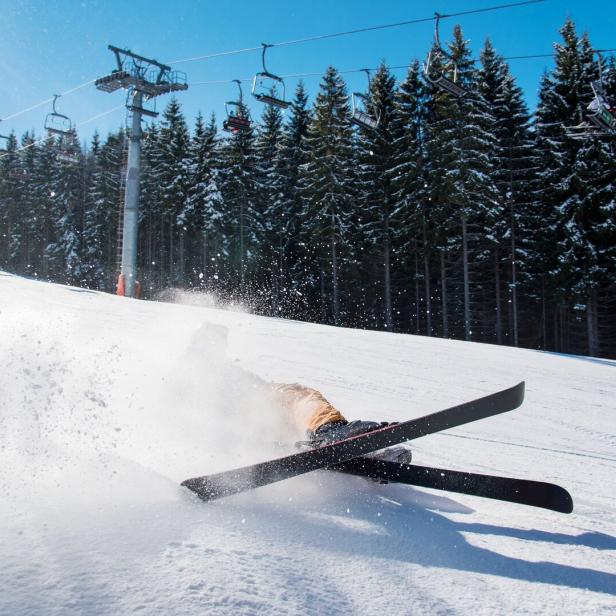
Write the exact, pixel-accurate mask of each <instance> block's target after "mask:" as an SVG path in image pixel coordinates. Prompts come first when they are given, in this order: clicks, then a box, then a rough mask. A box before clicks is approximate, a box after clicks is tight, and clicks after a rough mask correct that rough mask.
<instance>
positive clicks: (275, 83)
mask: <svg viewBox="0 0 616 616" xmlns="http://www.w3.org/2000/svg"><path fill="white" fill-rule="evenodd" d="M261 45H262V46H263V51H262V52H261V64H262V65H263V70H262V71H261V72H260V73H257V74H256V75H255V77H254V79H253V81H252V95H253V96H254V97H255V98H256V99H257V100H258V101H260V102H262V103H265V104H266V105H273V106H274V107H280V109H286V108H287V107H289V106H290V105H291V103H290V101H288V100H286V91H285V85H284V80H283V79H282V77H278V75H274V74H273V73H270V72H269V71H268V70H267V68H266V66H265V52H266V51H267V48H268V47H272V45H268V44H266V43H261Z"/></svg>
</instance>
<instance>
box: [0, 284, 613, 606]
mask: <svg viewBox="0 0 616 616" xmlns="http://www.w3.org/2000/svg"><path fill="white" fill-rule="evenodd" d="M213 326H221V327H224V328H226V329H227V330H228V339H227V344H226V347H225V348H219V347H217V346H216V345H212V343H211V341H210V339H209V338H208V335H209V334H208V332H209V331H213V330H212V329H211V328H212V327H213ZM204 332H205V333H204ZM0 340H2V344H1V345H0V354H1V358H2V361H3V367H4V370H3V372H2V373H1V374H0V489H1V491H2V501H1V504H0V522H1V524H0V546H1V550H0V553H1V559H2V560H1V561H0V562H1V564H2V566H1V567H0V614H11V615H13V614H18V615H21V614H24V615H26V614H27V615H35V614H36V615H38V614H45V615H48V614H49V615H56V614H57V615H63V616H64V615H65V614H66V615H73V614H93V613H96V614H110V615H111V614H114V615H115V614H129V613H130V614H132V613H142V614H229V615H231V614H233V615H235V614H250V615H252V614H255V615H256V614H264V613H267V614H298V615H299V614H328V615H329V614H333V615H337V614H345V615H346V614H366V615H368V614H375V613H387V614H413V615H416V614H419V615H422V614H510V613H511V614H513V613H516V614H518V613H519V614H536V613H542V614H559V615H562V614H616V514H615V509H616V490H615V489H614V488H615V485H616V484H615V482H614V476H615V474H616V434H615V431H616V430H615V426H616V423H615V409H614V400H615V399H616V396H615V394H616V362H614V361H609V360H602V359H598V358H583V357H571V356H564V355H558V354H552V353H540V352H535V351H530V350H523V349H512V348H508V347H497V346H492V345H480V344H473V343H465V342H460V341H450V340H439V339H430V338H425V337H417V336H407V335H396V334H388V333H382V332H367V331H358V330H350V329H335V328H331V327H326V326H320V325H314V324H306V323H300V322H295V321H283V320H278V319H268V318H262V317H255V316H251V315H247V314H243V313H241V312H231V311H224V310H215V309H208V308H200V307H198V306H180V305H171V304H157V303H154V302H138V301H132V300H127V299H124V298H117V297H114V296H111V295H106V294H101V293H94V292H88V291H84V290H80V289H74V288H71V287H62V286H58V285H51V284H46V283H40V282H35V281H29V280H24V279H21V278H18V277H15V276H11V275H8V274H4V273H2V272H0ZM244 370H246V371H251V372H253V373H255V374H257V375H258V376H259V377H260V378H263V379H267V380H275V381H279V382H302V383H305V384H307V385H311V386H314V387H317V388H319V389H321V390H322V391H323V393H324V394H325V395H326V396H327V397H328V398H329V399H330V400H331V401H332V402H333V403H334V404H335V405H338V406H339V407H340V408H341V410H342V411H343V412H344V413H345V414H346V415H347V416H348V417H349V418H351V419H355V418H363V419H377V420H403V419H408V418H410V417H416V416H420V415H423V414H426V413H428V412H432V411H436V410H439V409H441V408H445V407H447V406H451V405H453V404H457V403H459V402H462V401H465V400H469V399H472V398H475V397H477V396H480V395H484V394H487V393H490V392H492V391H495V390H497V389H501V388H503V387H506V386H509V385H512V384H514V383H516V382H518V381H520V380H526V383H527V395H526V401H525V403H524V405H523V406H522V407H521V408H520V409H518V410H516V411H513V412H511V413H508V414H506V415H502V416H499V417H495V418H491V419H488V420H484V421H481V422H477V423H475V424H471V425H467V426H462V427H460V428H457V429H453V430H450V431H447V432H444V433H441V434H436V435H431V436H429V437H426V438H423V439H418V440H417V441H415V442H414V443H413V444H412V447H413V449H414V459H415V460H416V461H417V463H418V464H426V465H435V466H444V467H448V468H452V469H461V470H471V471H476V472H488V473H497V474H503V475H510V476H515V477H528V478H533V479H540V480H544V481H552V482H555V483H559V484H561V485H563V486H564V487H566V488H567V489H568V490H569V491H570V492H571V493H572V495H573V498H574V505H575V510H574V513H573V514H571V515H569V516H565V515H562V514H557V513H553V512H549V511H545V510H541V509H533V508H529V507H523V506H519V505H512V504H507V503H501V502H497V501H491V500H488V499H479V498H474V497H471V496H464V495H457V494H451V493H447V492H438V491H431V490H423V489H420V488H412V487H409V486H396V485H387V486H383V485H380V484H377V483H374V482H370V481H367V480H364V479H361V478H357V477H351V476H345V475H342V474H337V473H332V472H328V471H318V472H314V473H310V474H308V475H305V476H302V477H297V478H295V479H291V480H288V481H285V482H281V483H279V484H275V485H272V486H268V487H265V488H260V489H258V490H255V491H253V492H251V493H245V494H241V495H237V496H233V497H229V498H226V499H222V500H219V501H215V502H212V503H208V504H205V503H202V502H201V501H199V500H197V499H195V498H194V497H193V496H192V495H191V494H190V493H189V492H188V491H186V490H185V489H183V488H181V487H180V486H179V483H180V482H181V481H182V480H183V479H185V478H186V477H190V476H194V475H197V474H203V473H206V472H215V471H217V470H223V469H225V468H231V467H233V466H240V465H243V464H247V463H251V462H256V461H259V460H263V459H267V458H269V457H274V456H277V455H280V451H281V448H280V447H279V446H276V444H275V443H274V442H272V434H278V432H277V429H278V428H279V426H278V423H279V422H278V419H279V418H277V417H272V416H271V415H270V413H269V409H267V408H265V407H264V405H263V401H262V400H259V399H258V398H255V397H254V394H253V393H251V388H250V379H248V380H246V378H245V373H244V372H243V371H244ZM274 440H275V439H274Z"/></svg>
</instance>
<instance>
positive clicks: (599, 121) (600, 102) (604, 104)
mask: <svg viewBox="0 0 616 616" xmlns="http://www.w3.org/2000/svg"><path fill="white" fill-rule="evenodd" d="M600 64H601V60H599V65H600ZM591 86H592V91H593V93H594V95H595V98H594V99H593V100H592V101H591V102H590V104H589V105H588V107H587V108H586V109H587V111H588V112H589V113H587V117H588V120H589V121H590V122H591V123H592V124H594V125H595V126H596V127H597V128H598V129H600V130H603V131H605V132H607V133H612V134H614V135H615V136H616V116H614V113H613V110H612V109H611V108H610V106H609V103H608V101H607V99H606V97H605V94H604V90H603V83H602V81H601V78H599V80H598V81H593V83H592V84H591Z"/></svg>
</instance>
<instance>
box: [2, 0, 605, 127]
mask: <svg viewBox="0 0 616 616" xmlns="http://www.w3.org/2000/svg"><path fill="white" fill-rule="evenodd" d="M511 1H512V0H434V1H433V0H427V1H426V0H424V1H421V2H418V1H412V0H410V1H409V0H390V1H388V2H380V3H378V2H374V0H356V1H354V2H350V1H339V2H334V1H332V0H311V1H310V2H305V3H299V2H293V1H291V0H289V1H286V2H282V1H278V0H262V1H252V2H251V1H248V0H235V2H232V3H223V2H211V1H209V0H207V1H206V0H176V1H175V2H168V1H167V2H162V1H159V0H148V1H146V0H123V1H121V0H82V1H78V0H0V8H1V9H2V11H1V14H2V21H3V24H2V25H3V27H2V30H3V36H2V37H0V77H1V80H2V84H3V87H2V99H1V100H0V117H1V118H6V117H7V116H10V115H12V114H14V113H15V112H18V111H20V110H22V109H25V108H27V107H30V106H31V105H34V104H36V103H39V102H41V101H43V100H44V99H46V98H48V97H50V96H51V95H52V94H54V93H58V92H64V91H67V90H69V89H71V88H73V87H74V86H76V85H79V84H82V83H84V82H86V81H89V80H90V79H94V78H96V77H98V76H102V75H105V74H107V73H109V72H110V71H111V69H112V68H114V60H113V55H112V54H111V52H110V51H108V50H107V45H108V44H109V43H111V44H114V45H117V46H119V47H124V48H130V49H132V50H133V51H135V52H137V53H140V54H143V55H145V56H148V57H152V58H156V59H157V60H159V61H161V62H173V61H174V60H178V59H183V58H190V57H194V56H200V55H205V54H209V53H215V52H220V51H226V50H234V49H239V48H246V47H254V46H258V45H260V44H261V43H262V42H266V43H275V42H280V41H287V40H292V39H296V38H303V37H307V36H312V35H319V34H326V33H331V32H340V31H345V30H351V29H355V28H362V27H367V26H374V25H380V24H387V23H393V22H397V21H403V20H411V19H417V18H422V17H430V16H431V15H432V14H433V13H434V11H438V12H440V13H453V12H459V11H466V10H471V9H475V8H484V7H489V6H494V5H498V4H506V3H508V2H511ZM567 16H571V17H572V18H573V19H574V21H575V22H576V24H577V26H578V29H579V31H587V32H589V34H590V38H591V43H592V44H593V46H595V47H596V48H614V47H616V33H615V32H614V23H616V2H614V1H613V0H547V1H546V2H543V3H540V4H535V5H529V6H525V7H517V8H512V9H509V10H503V11H497V12H489V13H483V14H477V15H469V16H465V17H461V18H454V19H448V20H444V21H443V22H442V27H441V38H442V39H443V40H447V39H448V38H449V35H450V33H451V29H452V27H453V25H454V24H455V23H460V24H461V26H462V28H463V31H464V34H465V37H466V38H467V39H469V40H470V43H471V48H472V50H473V52H474V53H475V55H478V52H479V49H480V48H481V46H482V44H483V41H484V40H485V38H490V39H491V40H492V42H493V44H494V45H495V47H496V48H497V50H498V52H499V53H501V54H503V55H504V56H517V55H526V54H540V53H550V52H551V51H552V45H553V43H554V41H556V40H558V39H559V37H558V29H559V28H560V26H561V25H562V23H563V22H564V20H565V18H566V17H567ZM432 28H433V25H432V23H430V22H429V23H422V24H417V25H408V26H403V27H398V28H393V29H387V30H380V31H375V32H367V33H362V34H357V35H353V36H345V37H340V38H333V39H329V40H324V41H315V42H308V43H304V44H299V45H292V46H286V47H280V48H274V49H271V50H270V51H269V52H268V62H267V64H268V68H269V70H271V71H272V72H274V73H277V74H280V75H286V74H294V73H307V72H318V73H322V72H323V71H324V70H325V68H326V67H327V66H328V65H329V64H332V65H334V66H335V67H336V68H338V69H340V70H342V71H344V70H350V69H358V68H362V67H365V66H368V67H373V66H376V65H377V64H378V63H379V62H380V61H381V60H384V61H385V62H386V63H387V64H389V65H392V66H398V65H406V64H408V63H409V61H410V60H411V59H412V58H415V57H418V58H420V59H422V60H423V58H424V56H425V54H426V52H427V50H428V49H429V47H430V44H431V41H432ZM260 66H261V57H260V52H250V53H243V54H240V55H233V56H227V57H222V58H215V59H210V60H201V61H194V62H183V63H178V64H173V68H174V69H180V70H183V71H185V72H186V73H187V75H188V81H189V83H191V82H199V81H218V80H222V81H224V80H231V79H235V78H239V79H244V78H250V77H251V76H252V75H253V74H254V73H255V72H256V71H258V70H259V69H260ZM546 67H547V68H550V67H551V61H550V59H549V58H543V59H532V60H515V61H511V68H512V72H513V74H514V75H516V77H517V78H518V83H519V84H520V85H521V87H522V88H523V90H524V92H525V95H526V98H527V100H528V103H529V105H530V106H531V107H533V106H534V104H535V102H536V91H537V87H538V84H539V79H540V76H541V74H542V72H543V71H544V70H545V68H546ZM404 73H405V71H404V70H398V71H396V76H397V77H398V78H403V76H404ZM345 79H346V80H347V83H348V85H349V88H350V89H352V90H363V89H365V87H366V77H365V75H364V74H361V73H359V74H355V73H350V74H348V75H345ZM286 81H287V91H290V92H291V93H292V91H293V89H294V87H295V85H296V83H297V79H295V78H292V79H291V78H290V79H287V80H286ZM304 81H305V84H306V86H307V88H308V91H309V93H310V95H311V97H313V96H314V94H315V93H316V92H317V90H318V85H319V77H308V78H304ZM249 90H250V83H249V82H245V83H244V91H245V95H248V92H249ZM236 93H237V90H236V86H235V85H234V84H220V85H193V86H191V87H190V88H189V89H188V90H187V91H186V92H182V93H180V95H179V99H180V101H181V103H182V106H183V109H184V111H185V113H186V115H187V118H188V119H189V122H190V123H192V121H193V120H194V117H195V115H196V113H197V112H198V111H199V110H201V111H202V112H203V114H204V115H205V116H209V115H210V114H211V113H212V112H215V113H216V114H217V116H218V117H219V118H222V116H223V114H224V101H225V100H229V99H233V98H235V97H236ZM248 98H250V97H249V96H248ZM168 99H169V97H168V96H165V97H160V98H159V100H158V102H157V106H158V110H159V111H160V110H161V109H162V108H164V106H165V104H166V103H167V101H168ZM123 102H124V94H123V93H122V92H117V93H114V94H106V93H103V92H99V91H98V90H96V89H95V87H94V86H93V85H90V86H87V87H85V88H82V89H80V90H79V91H77V92H75V93H73V94H70V95H67V96H65V97H63V98H62V99H61V100H60V101H59V103H58V110H59V111H61V112H62V113H65V114H67V115H69V116H70V117H71V118H72V119H73V120H74V121H75V122H76V123H80V122H83V121H84V120H88V119H90V118H92V117H93V116H95V115H97V114H103V113H105V112H107V111H108V110H110V109H112V108H114V107H117V106H120V105H122V103H123ZM251 106H252V113H253V116H254V117H258V116H259V115H260V113H261V112H262V109H263V107H262V105H260V104H259V103H257V102H254V103H251ZM49 110H51V104H48V105H46V106H44V107H40V108H37V109H34V110H32V111H30V112H28V113H26V114H23V115H20V116H19V117H15V118H12V119H8V120H6V121H4V122H2V123H1V124H0V132H2V133H7V132H9V131H10V130H15V132H16V133H17V134H18V135H19V134H21V133H22V132H23V131H24V130H26V129H34V130H35V131H36V133H37V134H39V135H40V134H42V132H43V123H44V119H45V114H46V113H47V112H48V111H49ZM124 121H125V110H123V109H118V110H116V111H114V112H113V113H111V114H109V115H106V116H103V117H100V118H99V119H97V120H95V121H93V122H90V123H88V124H87V125H84V126H83V127H82V128H81V129H80V131H79V132H80V135H81V136H82V137H84V138H89V137H90V136H91V134H92V132H93V130H94V129H95V128H98V130H99V132H101V133H102V134H106V133H107V132H108V131H109V130H114V129H116V128H117V127H119V126H121V125H123V123H124Z"/></svg>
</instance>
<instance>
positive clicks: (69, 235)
mask: <svg viewBox="0 0 616 616" xmlns="http://www.w3.org/2000/svg"><path fill="white" fill-rule="evenodd" d="M53 147H54V158H55V168H54V170H55V173H54V176H53V180H52V184H51V185H52V187H53V188H52V190H51V192H50V198H49V203H50V207H51V230H52V236H51V241H50V242H49V243H48V245H47V247H46V252H47V255H48V256H49V260H50V266H51V268H50V272H49V273H50V275H51V276H52V277H53V279H54V280H57V281H59V282H64V283H65V284H79V282H80V280H81V274H82V270H81V257H80V255H81V238H82V232H83V196H84V177H83V166H82V161H81V148H80V146H79V140H78V138H77V133H76V132H75V131H74V130H72V131H71V132H70V133H69V134H68V135H63V136H62V137H61V138H58V139H55V140H54V141H53ZM67 152H70V153H71V154H75V155H76V157H75V159H74V160H70V159H69V160H67V159H64V154H65V153H67ZM61 156H62V158H60V157H61Z"/></svg>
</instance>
